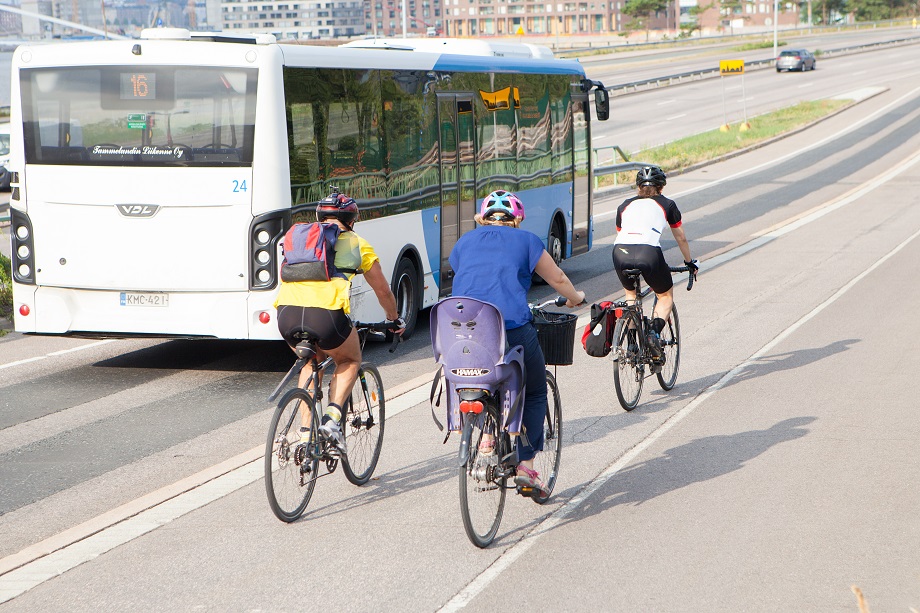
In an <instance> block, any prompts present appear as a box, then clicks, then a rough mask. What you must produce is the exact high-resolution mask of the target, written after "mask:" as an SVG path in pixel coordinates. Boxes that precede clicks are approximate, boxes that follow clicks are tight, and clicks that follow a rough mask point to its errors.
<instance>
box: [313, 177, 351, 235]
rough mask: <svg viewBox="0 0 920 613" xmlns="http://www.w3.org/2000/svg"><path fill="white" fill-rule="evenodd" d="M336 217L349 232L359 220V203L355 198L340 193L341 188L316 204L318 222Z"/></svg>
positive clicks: (334, 188)
mask: <svg viewBox="0 0 920 613" xmlns="http://www.w3.org/2000/svg"><path fill="white" fill-rule="evenodd" d="M329 217H334V218H336V219H338V220H339V221H341V222H342V223H343V224H345V227H347V228H348V229H349V230H351V227H352V226H353V225H354V224H355V222H356V221H357V220H358V203H357V202H355V200H354V198H350V197H349V196H346V195H345V194H340V193H339V188H337V187H333V188H332V193H331V194H329V195H328V196H326V197H325V198H323V199H322V200H320V201H319V202H318V203H317V204H316V221H322V220H324V219H327V218H329Z"/></svg>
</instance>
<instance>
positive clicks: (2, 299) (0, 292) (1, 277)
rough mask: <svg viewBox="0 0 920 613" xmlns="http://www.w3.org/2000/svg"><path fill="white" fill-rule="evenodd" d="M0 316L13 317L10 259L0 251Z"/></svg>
mask: <svg viewBox="0 0 920 613" xmlns="http://www.w3.org/2000/svg"><path fill="white" fill-rule="evenodd" d="M0 317H5V318H7V319H10V320H11V319H12V317H13V279H12V263H11V262H10V259H9V258H8V257H6V256H5V255H3V254H2V253H0Z"/></svg>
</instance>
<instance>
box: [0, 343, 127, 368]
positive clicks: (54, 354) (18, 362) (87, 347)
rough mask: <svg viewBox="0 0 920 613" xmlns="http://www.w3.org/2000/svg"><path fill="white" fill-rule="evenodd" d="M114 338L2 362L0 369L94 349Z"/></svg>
mask: <svg viewBox="0 0 920 613" xmlns="http://www.w3.org/2000/svg"><path fill="white" fill-rule="evenodd" d="M112 342H114V339H106V340H104V341H96V342H95V343H89V344H87V345H80V346H78V347H71V348H70V349H62V350H60V351H53V352H51V353H48V354H45V355H40V356H37V357H34V358H28V359H26V360H17V361H15V362H7V363H6V364H0V370H3V369H4V368H12V367H13V366H20V365H22V364H28V363H29V362H37V361H39V360H44V359H47V358H49V357H53V356H59V355H64V354H65V353H73V352H75V351H83V350H84V349H92V348H93V347H98V346H99V345H105V344H106V343H112Z"/></svg>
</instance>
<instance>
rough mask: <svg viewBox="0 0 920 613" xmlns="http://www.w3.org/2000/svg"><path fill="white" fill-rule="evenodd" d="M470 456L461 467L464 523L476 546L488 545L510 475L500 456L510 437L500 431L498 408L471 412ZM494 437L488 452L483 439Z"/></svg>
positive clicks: (469, 415)
mask: <svg viewBox="0 0 920 613" xmlns="http://www.w3.org/2000/svg"><path fill="white" fill-rule="evenodd" d="M466 419H469V420H473V421H472V422H471V423H470V424H468V427H470V428H471V435H470V457H469V460H468V461H467V463H466V465H465V466H461V467H460V511H461V515H462V517H463V527H464V529H465V530H466V534H467V536H468V537H469V539H470V540H471V541H472V542H473V544H475V545H476V546H477V547H487V546H488V545H489V543H491V542H492V540H493V539H494V538H495V534H496V533H497V532H498V526H499V523H501V518H502V513H503V512H504V508H505V496H506V482H507V475H506V474H505V472H504V471H505V468H503V467H502V466H501V464H499V459H500V458H501V457H503V456H504V455H505V454H507V453H508V451H510V450H508V449H506V448H507V446H508V445H507V437H505V436H502V433H501V432H500V431H499V428H498V423H499V418H498V412H497V410H496V409H495V407H493V406H486V408H485V410H484V411H483V412H482V413H481V414H479V415H475V414H468V415H467V416H466ZM488 437H491V439H492V440H493V441H494V444H495V446H494V448H493V449H492V450H491V452H489V451H488V450H487V449H485V446H484V445H483V441H484V439H485V438H488Z"/></svg>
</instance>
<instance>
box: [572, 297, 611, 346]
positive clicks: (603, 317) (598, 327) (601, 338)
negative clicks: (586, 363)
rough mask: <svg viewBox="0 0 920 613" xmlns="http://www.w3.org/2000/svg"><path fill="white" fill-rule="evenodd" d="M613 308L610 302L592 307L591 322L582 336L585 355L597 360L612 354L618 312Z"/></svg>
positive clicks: (606, 301)
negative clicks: (611, 348) (611, 347)
mask: <svg viewBox="0 0 920 613" xmlns="http://www.w3.org/2000/svg"><path fill="white" fill-rule="evenodd" d="M612 307H613V303H612V302H610V301H609V300H605V301H604V302H601V303H600V304H592V305H591V321H590V322H589V323H588V325H587V326H585V331H584V334H582V335H581V345H582V347H584V348H585V353H587V354H588V355H590V356H593V357H595V358H602V357H604V356H606V355H607V354H609V353H610V346H611V344H612V343H613V328H614V326H616V323H617V314H616V310H614V309H613V308H612Z"/></svg>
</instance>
